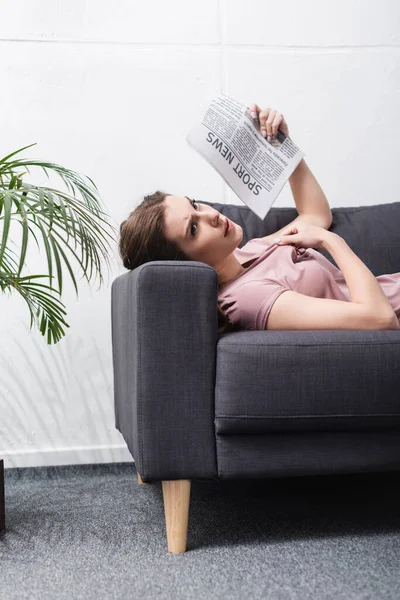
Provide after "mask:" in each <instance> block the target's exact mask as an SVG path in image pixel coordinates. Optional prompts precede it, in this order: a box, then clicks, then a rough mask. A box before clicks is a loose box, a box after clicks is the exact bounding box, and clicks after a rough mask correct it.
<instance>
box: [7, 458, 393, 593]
mask: <svg viewBox="0 0 400 600" xmlns="http://www.w3.org/2000/svg"><path fill="white" fill-rule="evenodd" d="M399 484H400V473H399V472H390V473H379V474H378V473H377V474H363V475H360V474H357V475H340V476H339V475H332V476H318V477H298V478H290V479H268V480H267V479H264V480H239V481H229V482H218V481H211V480H210V481H209V480H197V481H193V482H192V489H191V503H190V510H189V531H188V541H187V551H186V553H184V554H178V555H175V554H171V553H168V551H167V542H166V533H165V521H164V508H163V499H162V488H161V482H154V483H153V484H151V485H149V486H139V485H138V482H137V474H136V469H135V465H134V463H113V464H104V465H84V466H75V465H71V466H61V467H59V466H57V467H40V468H37V467H35V468H23V469H6V471H5V500H6V530H5V531H4V532H3V533H2V534H0V598H1V599H2V600H3V599H4V600H5V599H7V600H14V599H15V600H25V599H27V600H28V599H29V600H35V599H39V598H40V599H43V600H46V599H48V600H57V599H74V600H75V599H80V598H82V599H85V600H91V599H96V600H97V599H103V598H105V599H117V598H118V599H127V598H140V599H141V600H142V599H153V598H165V599H168V600H171V599H173V600H176V599H181V598H182V599H185V600H186V599H193V600H194V599H195V600H200V599H204V598H210V599H211V598H212V599H217V598H218V599H219V598H221V599H223V600H231V599H236V598H237V599H238V600H239V599H240V600H243V599H245V600H248V599H252V598H257V599H259V598H263V599H265V598H271V599H273V600H290V599H301V600H307V599H311V598H312V599H313V600H319V599H324V598H329V599H335V600H339V599H343V600H351V599H353V598H354V599H355V598H356V599H360V600H361V599H363V600H364V599H365V600H367V599H368V600H370V599H377V600H384V599H393V600H399V598H400V485H399Z"/></svg>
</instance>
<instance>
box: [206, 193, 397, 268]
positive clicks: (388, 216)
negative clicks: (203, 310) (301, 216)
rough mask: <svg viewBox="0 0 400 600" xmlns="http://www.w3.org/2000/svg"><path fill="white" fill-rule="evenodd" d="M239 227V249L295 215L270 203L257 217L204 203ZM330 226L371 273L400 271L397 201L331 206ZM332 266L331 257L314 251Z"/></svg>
mask: <svg viewBox="0 0 400 600" xmlns="http://www.w3.org/2000/svg"><path fill="white" fill-rule="evenodd" d="M199 202H203V203H204V204H208V205H209V206H212V207H213V208H215V209H216V210H218V211H219V212H220V213H221V214H223V215H224V216H227V217H228V219H231V220H232V221H234V222H235V223H238V224H239V225H240V226H241V227H242V229H243V239H242V241H241V243H240V244H239V248H242V247H243V246H244V245H245V244H247V242H248V241H249V240H251V239H252V238H258V237H263V236H265V235H270V234H271V233H274V232H275V231H278V230H279V229H281V228H282V227H284V226H285V225H288V224H289V223H290V222H291V221H293V220H294V219H295V218H296V217H297V214H298V213H297V210H296V209H295V208H287V207H282V208H276V207H274V206H272V207H271V208H270V210H269V211H268V214H267V215H266V217H265V219H264V220H261V219H260V218H259V217H258V216H257V215H256V214H254V213H253V211H251V210H250V208H249V207H248V206H246V205H245V204H243V205H236V204H220V203H217V202H206V201H204V200H199ZM331 211H332V217H333V221H332V225H331V226H330V228H329V231H333V232H334V233H337V234H338V235H340V236H341V237H342V238H344V239H345V240H346V242H347V243H348V245H349V246H350V248H351V249H352V250H353V252H355V253H356V254H357V256H358V257H359V258H360V259H361V260H362V261H363V262H364V263H365V264H366V265H367V267H368V268H369V269H370V270H371V271H372V273H373V274H374V275H375V277H376V276H377V275H384V274H388V273H398V272H400V202H392V203H390V204H374V205H371V206H348V207H338V208H331ZM318 252H321V254H323V255H324V256H325V257H326V258H327V259H328V260H330V261H331V263H332V264H334V265H335V266H336V267H337V266H338V265H337V264H336V262H335V261H334V260H333V258H332V256H331V255H330V254H329V253H328V252H326V251H325V250H318Z"/></svg>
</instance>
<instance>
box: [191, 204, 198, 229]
mask: <svg viewBox="0 0 400 600" xmlns="http://www.w3.org/2000/svg"><path fill="white" fill-rule="evenodd" d="M194 204H196V206H197V208H196V209H195V210H199V209H198V206H199V205H198V203H197V202H196V200H192V206H193V208H194ZM193 227H196V231H197V224H196V223H193V224H192V226H191V228H190V234H191V235H192V236H193V237H194V235H195V234H194V233H192V228H193Z"/></svg>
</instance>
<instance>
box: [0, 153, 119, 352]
mask: <svg viewBox="0 0 400 600" xmlns="http://www.w3.org/2000/svg"><path fill="white" fill-rule="evenodd" d="M35 145H36V144H30V145H29V146H25V147H24V148H20V149H19V150H16V151H15V152H13V153H12V154H9V155H7V156H5V157H4V158H2V159H0V238H1V247H0V286H1V289H2V291H3V293H5V292H12V291H15V292H18V293H19V294H21V296H22V297H23V298H24V300H25V301H26V303H27V304H28V307H29V311H30V314H31V323H30V328H31V329H32V327H33V325H34V324H36V325H37V327H38V328H39V330H40V332H41V333H42V335H43V336H47V343H48V344H52V343H57V342H59V341H60V339H61V338H62V337H63V336H64V335H65V328H66V327H69V325H68V323H67V322H66V321H65V319H64V317H65V315H66V314H67V313H66V310H65V306H64V304H63V303H62V302H61V299H60V298H61V295H62V282H63V268H62V267H63V264H64V265H65V266H66V267H67V269H68V272H69V274H70V276H71V279H72V282H73V284H74V287H75V290H76V294H77V297H78V285H77V282H76V278H75V275H74V271H73V269H72V267H71V264H70V262H69V260H68V257H67V255H66V252H65V251H66V250H67V252H71V253H72V255H73V256H74V257H75V258H76V260H77V261H78V263H79V264H80V266H81V267H82V269H83V275H82V278H83V277H85V278H86V280H87V282H88V283H90V281H91V280H92V278H94V279H95V278H96V277H97V276H99V280H100V284H99V288H100V287H101V284H102V282H103V274H102V265H101V257H102V258H104V260H105V262H106V264H107V266H108V267H110V262H109V257H110V254H112V252H113V248H112V245H111V243H110V242H111V241H115V236H116V233H117V229H116V227H114V225H111V223H110V221H109V219H110V217H109V215H108V214H107V213H106V212H105V211H103V210H102V200H101V198H100V196H99V194H98V190H97V187H96V185H95V184H94V182H93V181H92V180H91V179H90V178H89V177H87V176H83V175H80V174H79V173H76V172H75V171H71V170H70V169H67V168H65V167H62V166H60V165H57V164H55V163H51V162H45V161H40V160H36V159H22V158H15V155H16V154H18V153H19V152H22V151H23V150H26V149H27V148H30V147H31V146H35ZM33 166H35V167H39V168H41V169H43V170H44V172H45V173H46V175H47V177H48V171H50V172H53V173H56V174H57V175H59V176H60V177H61V179H62V180H63V182H64V183H65V185H66V187H67V190H68V192H70V193H67V192H64V191H60V190H56V189H53V188H51V187H45V186H36V185H32V184H30V183H26V182H24V181H23V179H22V178H23V176H24V175H26V173H27V172H28V173H29V174H30V171H29V167H33ZM21 169H23V171H22V172H19V171H20V170H21ZM77 192H79V193H80V195H81V198H79V197H77ZM13 220H17V221H18V222H19V223H20V224H21V226H22V239H21V250H20V252H19V256H18V254H17V253H16V252H14V251H13V250H11V248H10V247H9V246H10V241H11V240H10V237H9V232H10V225H11V221H13ZM37 233H39V235H40V236H41V238H42V240H43V245H44V248H45V250H46V257H47V267H48V273H47V274H40V275H28V276H24V277H23V276H21V272H22V268H23V266H24V264H25V258H26V253H27V247H28V241H29V240H30V239H31V238H32V237H33V238H34V240H35V241H36V244H37V246H38V248H39V250H40V247H39V243H38V240H37V237H36V234H37ZM78 252H80V255H79V254H78ZM53 271H54V272H55V273H56V275H57V284H58V285H57V287H53V285H52V280H53V279H54V278H55V274H53ZM41 278H48V279H49V280H50V285H45V284H44V283H38V280H39V279H41Z"/></svg>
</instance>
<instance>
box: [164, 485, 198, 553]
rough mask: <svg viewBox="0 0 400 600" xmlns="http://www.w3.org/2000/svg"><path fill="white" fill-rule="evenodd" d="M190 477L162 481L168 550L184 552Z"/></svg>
mask: <svg viewBox="0 0 400 600" xmlns="http://www.w3.org/2000/svg"><path fill="white" fill-rule="evenodd" d="M190 483H191V482H190V479H178V480H172V481H163V482H162V490H163V496H164V512H165V525H166V530H167V541H168V552H173V553H174V554H181V553H183V552H186V540H187V530H188V520H189V502H190Z"/></svg>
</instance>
